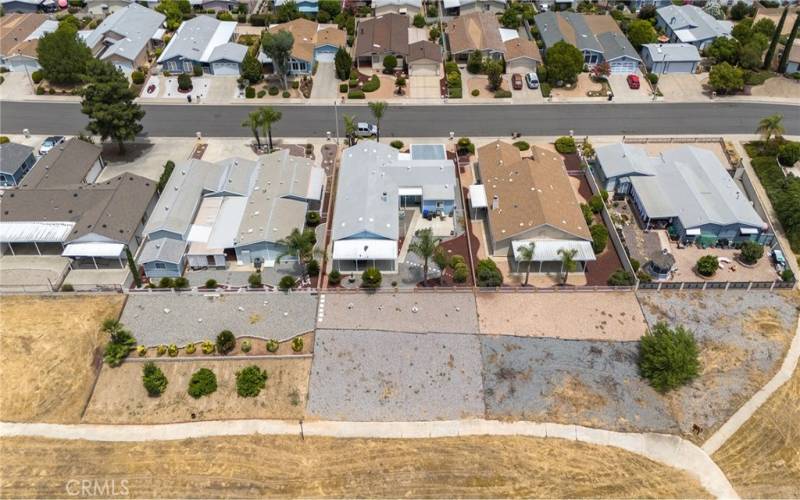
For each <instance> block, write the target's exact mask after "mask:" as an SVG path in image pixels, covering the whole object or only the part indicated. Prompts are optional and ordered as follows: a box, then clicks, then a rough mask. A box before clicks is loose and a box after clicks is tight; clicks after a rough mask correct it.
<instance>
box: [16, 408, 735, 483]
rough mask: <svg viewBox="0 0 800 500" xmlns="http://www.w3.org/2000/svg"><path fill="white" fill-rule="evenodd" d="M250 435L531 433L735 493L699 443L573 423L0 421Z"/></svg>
mask: <svg viewBox="0 0 800 500" xmlns="http://www.w3.org/2000/svg"><path fill="white" fill-rule="evenodd" d="M250 434H273V435H298V434H302V435H304V436H327V437H336V438H376V439H377V438H383V439H431V438H441V437H458V436H487V435H492V436H530V437H539V438H558V439H569V440H574V441H580V442H584V443H590V444H596V445H602V446H613V447H616V448H621V449H623V450H626V451H630V452H632V453H637V454H639V455H643V456H645V457H647V458H649V459H651V460H654V461H656V462H660V463H663V464H665V465H668V466H670V467H674V468H676V469H680V470H683V471H686V472H688V473H689V474H691V475H692V476H694V477H695V478H696V479H697V480H698V481H699V482H700V484H701V485H702V486H703V487H704V488H705V489H706V490H707V491H708V492H709V493H710V494H712V495H714V496H715V497H717V498H738V495H737V494H736V491H735V490H734V489H733V487H732V486H731V484H730V482H729V481H728V479H727V478H726V477H725V475H724V474H723V473H722V470H721V469H720V468H719V467H718V466H717V465H716V464H715V463H714V462H713V461H712V460H711V458H710V457H709V456H708V455H707V454H706V453H705V452H703V450H701V449H700V448H698V447H697V446H695V445H693V444H692V443H690V442H688V441H685V440H683V439H681V438H679V437H677V436H669V435H665V434H651V433H647V434H631V433H622V432H613V431H607V430H602V429H590V428H588V427H582V426H576V425H561V424H550V423H535V422H500V421H495V420H483V419H476V420H450V421H432V422H333V421H311V422H287V421H277V420H233V421H209V422H192V423H185V424H165V425H61V424H26V423H10V422H3V423H0V437H15V436H16V437H20V436H25V437H44V438H50V439H70V440H74V439H85V440H89V441H126V442H132V441H173V440H181V439H189V438H202V437H213V436H241V435H250Z"/></svg>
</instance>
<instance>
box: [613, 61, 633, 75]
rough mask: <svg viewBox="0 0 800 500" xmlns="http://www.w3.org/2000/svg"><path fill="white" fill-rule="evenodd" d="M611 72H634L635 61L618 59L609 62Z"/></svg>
mask: <svg viewBox="0 0 800 500" xmlns="http://www.w3.org/2000/svg"><path fill="white" fill-rule="evenodd" d="M611 72H612V73H616V74H620V73H622V74H625V73H635V72H636V63H635V62H633V61H619V62H612V63H611Z"/></svg>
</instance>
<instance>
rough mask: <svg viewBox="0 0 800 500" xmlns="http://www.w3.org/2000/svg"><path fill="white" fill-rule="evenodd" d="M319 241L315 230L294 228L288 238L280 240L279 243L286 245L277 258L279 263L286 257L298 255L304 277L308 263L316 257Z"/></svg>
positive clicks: (276, 260)
mask: <svg viewBox="0 0 800 500" xmlns="http://www.w3.org/2000/svg"><path fill="white" fill-rule="evenodd" d="M316 242H317V236H316V235H315V234H314V230H313V229H310V228H306V229H304V230H303V231H300V230H299V229H297V228H294V229H292V232H291V233H290V234H289V236H287V237H286V238H283V239H282V240H279V241H278V243H280V244H281V245H283V246H284V247H286V250H284V251H283V253H281V254H280V255H278V257H277V258H276V259H275V262H277V263H278V264H280V263H281V260H282V259H283V258H284V257H289V256H291V257H296V258H297V262H298V263H299V264H300V272H301V274H302V275H303V277H305V276H306V265H307V264H308V262H309V261H310V260H311V259H312V258H313V257H314V245H315V244H316Z"/></svg>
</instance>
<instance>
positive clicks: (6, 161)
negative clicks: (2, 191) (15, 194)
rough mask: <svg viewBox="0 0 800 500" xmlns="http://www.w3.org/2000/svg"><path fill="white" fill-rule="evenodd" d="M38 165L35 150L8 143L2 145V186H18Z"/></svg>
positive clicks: (0, 149) (0, 164)
mask: <svg viewBox="0 0 800 500" xmlns="http://www.w3.org/2000/svg"><path fill="white" fill-rule="evenodd" d="M34 163H36V157H35V156H34V155H33V148H32V147H30V146H25V145H24V144H18V143H16V142H7V143H5V144H0V186H2V187H9V186H16V185H17V184H19V183H20V181H21V180H22V178H23V177H25V174H27V173H28V170H30V169H31V167H32V166H33V164H34Z"/></svg>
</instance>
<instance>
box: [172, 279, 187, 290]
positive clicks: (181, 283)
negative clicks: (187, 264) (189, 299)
mask: <svg viewBox="0 0 800 500" xmlns="http://www.w3.org/2000/svg"><path fill="white" fill-rule="evenodd" d="M173 284H174V285H175V288H189V280H188V279H186V278H185V277H183V276H179V277H177V278H175V281H173Z"/></svg>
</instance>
